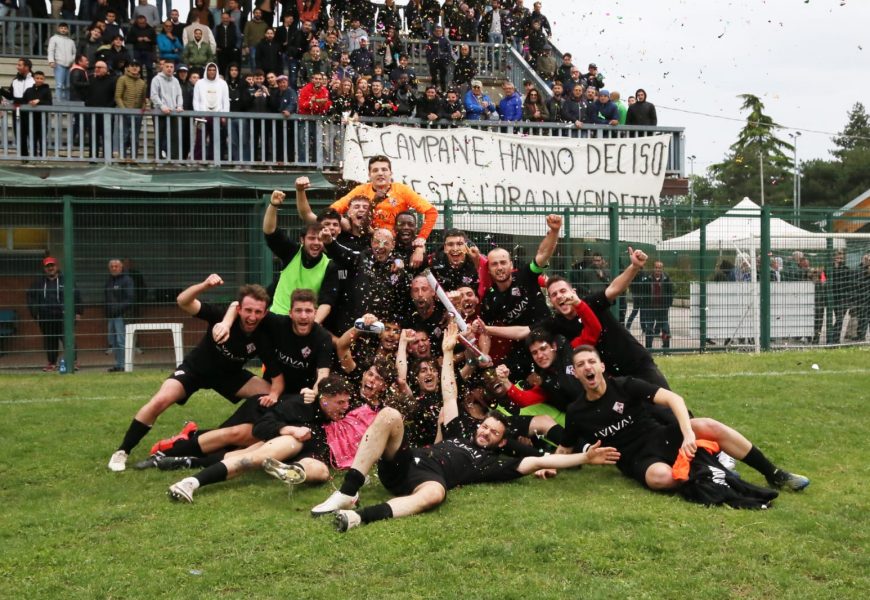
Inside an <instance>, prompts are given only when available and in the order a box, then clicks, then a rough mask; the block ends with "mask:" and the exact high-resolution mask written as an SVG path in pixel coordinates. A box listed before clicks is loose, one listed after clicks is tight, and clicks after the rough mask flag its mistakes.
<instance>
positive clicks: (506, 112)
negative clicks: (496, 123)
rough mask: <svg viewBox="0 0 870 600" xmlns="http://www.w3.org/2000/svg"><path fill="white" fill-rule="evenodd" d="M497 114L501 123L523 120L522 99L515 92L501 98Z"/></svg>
mask: <svg viewBox="0 0 870 600" xmlns="http://www.w3.org/2000/svg"><path fill="white" fill-rule="evenodd" d="M498 114H499V115H500V116H501V120H502V121H521V120H522V118H523V97H522V96H520V95H519V94H518V93H517V92H514V93H513V95H512V96H507V97H505V98H502V101H501V102H499V103H498Z"/></svg>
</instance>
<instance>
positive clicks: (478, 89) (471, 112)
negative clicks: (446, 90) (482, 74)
mask: <svg viewBox="0 0 870 600" xmlns="http://www.w3.org/2000/svg"><path fill="white" fill-rule="evenodd" d="M462 100H463V103H464V104H465V118H466V119H467V120H469V121H482V120H485V119H488V118H489V115H491V114H492V113H493V112H495V104H493V102H492V100H491V99H490V97H489V96H488V95H486V94H484V93H483V83H482V82H481V81H480V79H473V80H472V81H471V89H469V90H468V91H467V92H465V97H464V98H463V99H462Z"/></svg>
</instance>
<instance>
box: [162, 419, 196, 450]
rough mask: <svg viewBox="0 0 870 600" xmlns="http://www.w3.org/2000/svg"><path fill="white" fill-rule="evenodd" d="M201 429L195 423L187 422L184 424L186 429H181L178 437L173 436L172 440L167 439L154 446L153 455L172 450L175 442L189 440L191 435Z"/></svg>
mask: <svg viewBox="0 0 870 600" xmlns="http://www.w3.org/2000/svg"><path fill="white" fill-rule="evenodd" d="M197 429H199V427H198V426H197V424H196V422H195V421H187V422H186V423H185V424H184V427H183V428H182V429H181V432H179V433H178V434H177V435H173V436H172V437H171V438H166V439H164V440H160V441H159V442H157V443H156V444H154V445H153V446H151V454H156V453H157V452H163V451H165V450H171V449H172V447H173V446H174V445H175V442H177V441H178V440H189V439H190V434H192V433H193V432H195V431H196V430H197Z"/></svg>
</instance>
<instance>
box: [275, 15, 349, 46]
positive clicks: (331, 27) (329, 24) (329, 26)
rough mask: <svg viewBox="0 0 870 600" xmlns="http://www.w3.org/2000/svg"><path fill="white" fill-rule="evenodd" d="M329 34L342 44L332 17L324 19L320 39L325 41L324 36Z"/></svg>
mask: <svg viewBox="0 0 870 600" xmlns="http://www.w3.org/2000/svg"><path fill="white" fill-rule="evenodd" d="M335 11H336V7H335V6H333V7H332V12H333V14H334V13H335ZM285 14H287V13H285ZM297 20H298V19H297ZM330 33H333V34H335V37H336V38H338V40H339V43H340V44H344V41H343V40H342V35H341V30H340V29H339V28H338V25H337V24H336V20H335V19H334V18H333V17H329V18H327V19H326V25H324V26H323V28H322V29H321V30H320V39H321V40H325V39H326V36H328V35H329V34H330Z"/></svg>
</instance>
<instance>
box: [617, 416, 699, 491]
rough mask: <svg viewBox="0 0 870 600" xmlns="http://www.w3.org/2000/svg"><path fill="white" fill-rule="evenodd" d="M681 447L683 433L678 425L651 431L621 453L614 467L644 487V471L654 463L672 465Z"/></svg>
mask: <svg viewBox="0 0 870 600" xmlns="http://www.w3.org/2000/svg"><path fill="white" fill-rule="evenodd" d="M682 445H683V432H682V431H680V426H679V425H678V424H674V425H662V426H660V427H657V428H656V429H653V430H652V431H650V432H649V433H647V434H646V435H644V436H643V437H642V438H641V439H639V440H638V441H637V442H636V443H634V444H632V445H631V447H630V448H629V449H626V450H624V451H622V458H620V459H619V462H618V463H616V466H617V467H618V468H619V470H620V471H622V474H623V475H626V476H627V477H631V478H632V479H634V480H635V481H639V482H640V483H642V484H643V485H644V486H646V471H647V469H649V468H650V466H651V465H653V464H654V463H659V462H661V463H665V464H667V465H673V464H674V461H676V460H677V455H678V454H679V452H680V447H681V446H682Z"/></svg>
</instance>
